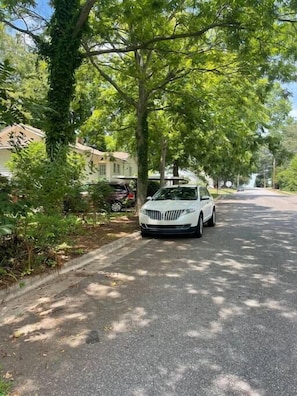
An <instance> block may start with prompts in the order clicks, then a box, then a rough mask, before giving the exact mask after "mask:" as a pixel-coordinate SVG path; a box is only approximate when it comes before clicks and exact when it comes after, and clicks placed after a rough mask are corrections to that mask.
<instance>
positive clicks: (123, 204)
mask: <svg viewBox="0 0 297 396" xmlns="http://www.w3.org/2000/svg"><path fill="white" fill-rule="evenodd" d="M106 185H107V186H109V188H110V190H111V192H108V196H106V195H105V196H106V198H105V203H107V204H108V205H109V208H110V210H111V211H112V212H120V211H121V210H122V209H123V208H130V207H132V206H134V205H135V193H134V191H133V190H132V188H131V187H130V186H129V185H128V184H127V183H124V182H106ZM102 188H104V185H100V184H96V183H89V184H84V185H82V186H80V196H81V197H82V198H83V199H84V200H87V198H88V197H89V196H90V195H92V194H94V192H95V200H96V191H100V189H102ZM98 189H99V190H98ZM105 194H106V193H105ZM101 200H102V198H101ZM98 201H99V202H100V200H99V199H98ZM101 204H102V202H101ZM66 210H67V209H66Z"/></svg>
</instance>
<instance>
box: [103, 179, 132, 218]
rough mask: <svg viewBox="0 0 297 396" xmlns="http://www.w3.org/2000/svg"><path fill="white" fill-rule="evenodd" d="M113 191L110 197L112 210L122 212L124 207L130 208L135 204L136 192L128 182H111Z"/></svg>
mask: <svg viewBox="0 0 297 396" xmlns="http://www.w3.org/2000/svg"><path fill="white" fill-rule="evenodd" d="M109 185H110V187H111V188H112V190H113V192H112V194H111V196H110V197H109V199H108V201H109V203H110V208H111V210H112V212H120V211H121V210H122V208H130V207H132V206H134V205H135V193H134V191H133V190H132V188H131V187H130V186H129V184H127V183H120V182H119V183H117V182H110V183H109Z"/></svg>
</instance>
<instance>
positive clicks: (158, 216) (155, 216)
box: [146, 209, 183, 221]
mask: <svg viewBox="0 0 297 396" xmlns="http://www.w3.org/2000/svg"><path fill="white" fill-rule="evenodd" d="M182 213H183V209H178V210H167V211H166V212H160V211H159V210H149V209H147V210H146V214H147V216H148V217H149V218H150V219H152V220H167V221H174V220H177V219H178V218H179V217H180V216H181V214H182Z"/></svg>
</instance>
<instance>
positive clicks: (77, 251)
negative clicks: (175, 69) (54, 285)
mask: <svg viewBox="0 0 297 396" xmlns="http://www.w3.org/2000/svg"><path fill="white" fill-rule="evenodd" d="M138 230H139V224H138V217H137V216H135V215H133V214H131V213H123V215H119V216H116V217H113V218H111V219H109V220H107V221H105V222H104V223H100V224H96V223H94V224H87V223H85V224H84V223H82V224H81V228H80V232H79V234H74V235H71V236H69V235H66V236H65V247H64V248H61V249H59V250H58V251H57V252H56V253H55V254H54V256H53V258H52V259H53V261H54V263H55V265H53V266H52V268H51V267H42V266H41V267H38V268H35V269H34V271H32V273H30V274H25V277H26V278H28V276H29V277H34V276H37V275H46V274H50V273H51V272H54V271H57V269H58V270H59V269H61V268H62V267H63V266H65V265H66V264H67V263H68V262H69V261H71V260H72V259H75V258H78V257H81V256H83V255H85V254H87V253H89V252H92V251H94V250H96V249H99V248H101V247H102V246H104V245H107V244H109V243H111V242H114V241H116V240H118V239H120V238H123V237H127V236H129V235H131V234H132V233H134V232H136V231H138ZM66 241H67V242H66ZM23 278H24V275H23V274H21V273H20V271H18V269H17V268H15V271H14V269H12V270H11V272H10V273H9V274H7V273H4V274H0V290H1V289H6V288H8V287H10V286H12V285H14V284H15V283H21V282H22V280H23Z"/></svg>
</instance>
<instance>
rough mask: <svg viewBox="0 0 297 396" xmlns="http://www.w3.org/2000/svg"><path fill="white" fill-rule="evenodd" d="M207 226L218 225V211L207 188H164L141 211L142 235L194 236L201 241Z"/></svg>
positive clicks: (188, 185)
mask: <svg viewBox="0 0 297 396" xmlns="http://www.w3.org/2000/svg"><path fill="white" fill-rule="evenodd" d="M204 224H207V225H209V226H214V225H215V224H216V208H215V203H214V200H213V198H212V196H211V194H210V193H209V191H208V189H207V188H206V187H203V186H196V185H190V184H186V185H174V186H166V187H163V188H161V189H159V190H158V191H157V192H156V194H154V195H153V197H148V201H147V202H146V203H145V204H144V205H143V206H142V207H141V209H140V212H139V225H140V230H141V235H142V236H150V235H158V234H160V235H161V234H165V235H171V234H192V235H193V236H195V237H197V238H200V237H201V236H202V234H203V225H204Z"/></svg>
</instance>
